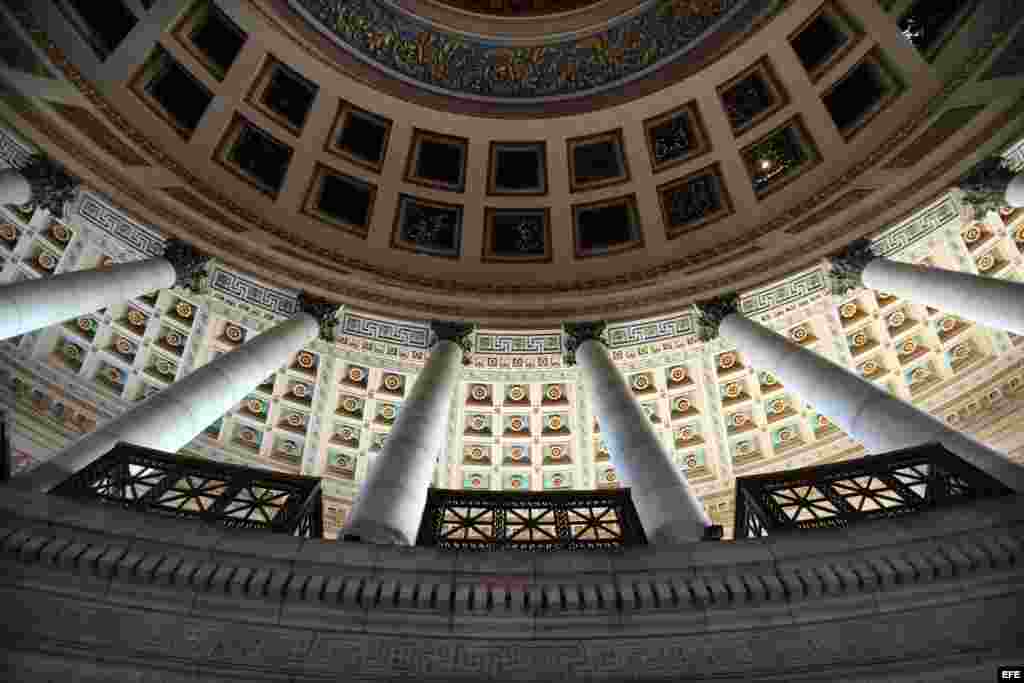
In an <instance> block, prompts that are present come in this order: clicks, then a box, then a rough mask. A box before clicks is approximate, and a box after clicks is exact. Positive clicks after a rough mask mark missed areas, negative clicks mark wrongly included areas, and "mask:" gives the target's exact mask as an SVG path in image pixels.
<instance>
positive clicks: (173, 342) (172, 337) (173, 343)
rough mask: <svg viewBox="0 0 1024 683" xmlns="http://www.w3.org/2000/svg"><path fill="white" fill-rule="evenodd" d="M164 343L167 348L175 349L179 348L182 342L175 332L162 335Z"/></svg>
mask: <svg viewBox="0 0 1024 683" xmlns="http://www.w3.org/2000/svg"><path fill="white" fill-rule="evenodd" d="M164 341H165V342H166V343H167V345H168V346H170V347H172V348H175V349H176V348H178V347H180V346H181V344H182V342H183V340H182V338H181V335H180V334H178V333H177V332H168V333H167V334H166V335H164Z"/></svg>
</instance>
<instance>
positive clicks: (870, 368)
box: [860, 360, 878, 376]
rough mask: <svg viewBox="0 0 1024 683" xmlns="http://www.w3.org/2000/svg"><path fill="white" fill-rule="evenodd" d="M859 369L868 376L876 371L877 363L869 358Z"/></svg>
mask: <svg viewBox="0 0 1024 683" xmlns="http://www.w3.org/2000/svg"><path fill="white" fill-rule="evenodd" d="M860 369H861V371H862V372H863V373H864V374H865V375H869V376H870V375H873V374H875V373H876V372H878V363H876V362H875V361H873V360H869V361H867V362H866V363H864V365H862V366H860Z"/></svg>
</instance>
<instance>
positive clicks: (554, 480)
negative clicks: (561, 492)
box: [551, 474, 562, 486]
mask: <svg viewBox="0 0 1024 683" xmlns="http://www.w3.org/2000/svg"><path fill="white" fill-rule="evenodd" d="M551 485H552V486H561V485H562V475H560V474H553V475H551Z"/></svg>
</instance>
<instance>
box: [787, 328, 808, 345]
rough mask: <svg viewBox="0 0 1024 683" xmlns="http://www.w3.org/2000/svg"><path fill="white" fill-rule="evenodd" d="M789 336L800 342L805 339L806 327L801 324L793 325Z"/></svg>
mask: <svg viewBox="0 0 1024 683" xmlns="http://www.w3.org/2000/svg"><path fill="white" fill-rule="evenodd" d="M789 336H791V337H792V338H793V341H796V342H802V341H804V340H806V339H807V328H806V327H804V326H803V325H801V326H800V327H794V328H793V329H792V330H790V332H789Z"/></svg>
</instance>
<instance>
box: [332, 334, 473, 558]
mask: <svg viewBox="0 0 1024 683" xmlns="http://www.w3.org/2000/svg"><path fill="white" fill-rule="evenodd" d="M469 329H470V328H469V327H467V326H459V325H451V326H447V330H443V329H441V328H439V327H437V326H435V327H434V330H435V334H437V335H438V341H437V343H436V344H435V345H434V347H433V348H432V349H431V352H430V357H429V358H428V359H427V364H426V366H425V367H424V368H423V371H422V372H420V374H419V376H418V377H417V378H416V382H415V383H414V384H413V385H412V388H411V390H410V391H409V396H408V397H407V398H406V399H405V401H404V402H403V403H402V405H401V407H400V408H399V411H398V418H397V419H396V420H395V424H394V426H393V427H392V428H391V432H390V433H389V434H388V438H387V441H386V442H385V443H384V448H383V450H382V451H381V453H380V454H379V455H377V457H376V459H375V460H374V462H373V463H372V464H371V465H370V470H369V472H368V473H367V476H366V479H365V480H364V481H363V484H362V487H361V488H360V492H359V497H358V499H357V500H356V502H355V505H354V506H353V507H352V512H351V514H350V515H349V518H348V523H347V524H346V526H345V530H344V533H343V534H342V538H343V539H344V540H358V541H361V542H363V543H380V544H391V545H415V544H416V536H417V534H418V533H419V526H420V520H421V519H422V517H423V508H424V506H425V505H426V502H427V491H428V489H429V488H430V482H431V480H432V479H433V475H434V464H435V463H434V460H435V457H436V455H437V450H438V448H440V446H441V444H442V443H443V442H444V438H445V431H446V430H447V429H448V409H449V407H450V404H451V399H452V395H453V394H454V393H455V388H456V385H457V384H458V381H459V376H460V369H461V367H462V357H463V348H462V346H460V344H459V340H461V339H465V338H466V336H467V335H468V333H469Z"/></svg>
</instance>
